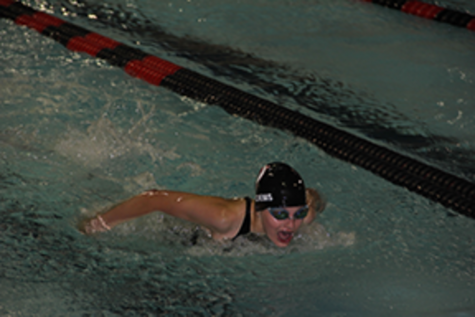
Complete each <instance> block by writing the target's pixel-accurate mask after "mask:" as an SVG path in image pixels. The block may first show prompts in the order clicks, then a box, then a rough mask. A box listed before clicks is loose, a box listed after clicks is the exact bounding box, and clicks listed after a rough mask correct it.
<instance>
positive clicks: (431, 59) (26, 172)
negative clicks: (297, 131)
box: [0, 0, 475, 316]
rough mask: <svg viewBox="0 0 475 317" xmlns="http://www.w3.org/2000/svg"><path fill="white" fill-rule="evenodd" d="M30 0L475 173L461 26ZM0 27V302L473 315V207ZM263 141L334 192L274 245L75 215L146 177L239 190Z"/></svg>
mask: <svg viewBox="0 0 475 317" xmlns="http://www.w3.org/2000/svg"><path fill="white" fill-rule="evenodd" d="M25 3H28V4H29V5H31V6H32V7H34V8H36V9H41V10H45V11H46V12H49V13H51V14H55V15H57V16H58V17H61V18H63V19H66V20H68V21H71V22H73V23H75V24H78V25H81V26H84V27H86V28H88V29H90V30H92V31H96V32H98V33H101V34H103V35H106V36H109V37H112V38H114V39H116V40H119V41H121V42H124V43H126V44H129V45H133V46H136V47H139V48H140V49H142V50H144V51H146V52H148V53H151V54H154V55H157V56H159V57H162V58H164V59H167V60H169V61H172V62H174V63H177V64H179V65H182V66H185V67H187V68H190V69H193V70H196V71H198V72H200V73H203V74H206V75H208V76H210V77H212V78H215V79H217V80H220V81H222V82H225V83H228V84H230V85H233V86H235V87H238V88H240V89H243V90H245V91H247V92H250V93H253V94H256V95H259V96H261V97H264V98H266V99H269V100H272V101H275V102H277V103H278V104H281V105H283V106H285V107H289V108H291V109H296V110H298V111H300V112H302V113H305V114H306V115H308V116H312V117H314V118H317V119H319V120H321V121H324V122H328V123H330V124H332V125H334V126H337V127H339V128H341V129H344V130H346V131H349V132H351V133H353V134H356V135H359V136H361V137H364V138H366V139H369V140H371V141H373V142H375V143H378V144H381V145H384V146H387V147H389V148H391V149H394V150H397V151H400V152H402V153H405V154H407V155H410V156H412V157H416V158H417V159H419V160H421V161H424V162H426V163H429V164H432V165H434V166H437V167H439V168H441V169H444V170H446V171H450V172H452V173H454V174H456V175H458V176H460V177H463V178H466V179H468V180H471V181H473V180H474V179H475V174H474V169H473V166H474V164H473V163H474V159H473V157H474V156H473V151H474V149H475V144H474V143H473V141H472V140H473V139H474V138H473V128H472V126H473V121H474V118H475V116H474V115H475V113H474V110H473V109H474V107H473V105H474V104H475V98H474V95H473V93H472V91H473V89H474V85H475V83H474V80H475V64H474V63H473V53H472V52H473V51H474V48H475V44H474V41H473V37H474V36H475V34H474V33H473V32H470V31H467V30H464V29H461V28H456V27H453V26H450V25H445V24H441V23H436V22H434V21H429V20H424V19H420V18H416V17H413V16H409V15H405V14H402V13H400V12H397V11H395V10H390V9H386V8H383V7H381V6H377V5H372V4H369V3H361V2H357V1H350V0H337V1H329V0H321V1H313V2H309V1H293V2H290V1H272V2H270V1H258V2H255V1H238V2H236V1H204V0H203V1H201V0H187V1H174V2H156V1H150V0H147V1H132V0H125V1H109V2H104V1H54V2H53V1H36V2H35V1H28V2H25ZM439 4H440V5H446V6H450V7H452V8H457V9H466V10H468V11H469V12H471V13H472V14H473V13H474V12H475V9H474V7H473V3H469V2H468V1H466V2H464V1H452V2H449V1H445V2H443V3H442V2H439ZM0 24H1V27H0V38H1V39H2V40H1V41H0V51H1V52H2V54H1V63H0V95H1V96H2V98H1V112H0V120H1V123H0V148H1V151H0V157H1V161H2V163H1V164H0V217H1V219H0V263H1V265H0V281H1V282H0V284H1V286H2V287H1V288H0V315H2V316H155V315H166V316H181V315H184V316H189V315H198V316H239V315H241V316H273V315H276V316H382V315H388V316H422V315H428V316H472V315H475V300H474V298H475V286H474V284H475V272H474V265H473V264H474V259H475V242H474V241H475V233H474V232H475V230H474V229H475V222H474V221H473V220H471V219H468V218H465V217H463V216H459V215H457V214H455V213H454V212H452V211H451V210H448V209H446V208H444V207H442V206H441V205H438V204H435V203H433V202H431V201H428V200H426V199H425V198H423V197H420V196H417V195H416V194H414V193H411V192H408V191H407V190H405V189H404V188H400V187H397V186H394V185H392V184H391V183H388V182H386V181H384V180H383V179H380V178H378V177H376V176H374V175H373V174H371V173H369V172H367V171H365V170H363V169H361V168H359V167H357V166H353V165H351V164H347V163H345V162H342V161H339V160H336V159H333V158H332V157H330V156H328V155H327V154H325V153H324V152H322V151H321V150H319V149H318V148H316V147H314V146H313V145H311V144H309V143H307V142H306V141H304V140H302V139H299V138H295V137H293V136H292V135H290V134H289V133H287V132H285V131H278V130H275V129H272V128H268V127H261V126H258V125H257V124H255V123H252V122H249V121H246V120H244V119H241V118H236V117H233V116H230V115H229V114H227V113H226V112H224V111H223V110H221V109H220V108H218V107H214V106H208V105H206V104H202V103H198V102H195V101H193V100H189V99H187V98H184V97H181V96H179V95H176V94H174V93H171V92H169V91H167V90H165V89H163V88H160V87H154V86H151V85H148V84H147V83H145V82H142V81H140V80H137V79H134V78H131V77H130V76H128V75H127V74H126V73H125V72H123V71H122V70H121V69H118V68H115V67H112V66H110V65H108V64H107V63H105V62H103V61H101V60H97V59H94V58H92V57H90V56H88V55H84V54H78V53H74V52H70V51H68V50H66V49H65V48H64V47H63V46H61V45H59V44H57V43H56V42H54V41H52V40H50V39H48V38H45V37H43V36H41V35H39V34H38V33H36V32H35V31H32V30H29V29H26V28H24V27H19V26H17V25H15V24H13V23H12V22H11V21H7V20H0ZM276 160H279V161H285V162H288V163H289V164H291V165H293V166H295V168H296V169H297V170H298V171H299V172H300V173H301V174H302V175H303V176H304V179H305V181H306V184H307V185H308V186H311V187H314V188H317V189H318V190H319V191H321V192H322V193H323V194H324V195H325V196H326V197H327V199H328V206H327V209H326V210H325V212H324V213H323V214H322V215H321V216H320V218H319V219H318V223H314V224H312V225H311V226H309V227H307V228H304V229H303V230H302V232H301V233H300V234H299V235H298V236H297V237H296V238H295V239H294V241H293V242H292V244H291V245H290V246H289V247H288V248H286V249H278V248H276V247H274V246H272V245H271V243H270V242H269V241H268V240H267V239H266V238H263V237H260V236H254V235H250V236H248V237H242V238H239V239H238V240H237V241H236V242H234V243H218V242H213V241H211V240H209V238H208V237H207V236H206V235H205V234H204V233H203V232H202V231H201V230H200V228H197V227H196V226H194V225H192V224H187V223H183V222H181V221H179V220H176V219H172V218H170V217H166V216H163V215H161V214H158V213H157V214H153V215H150V216H147V217H144V218H142V219H137V220H135V221H132V222H129V223H126V224H123V225H121V226H118V227H117V228H115V229H114V230H112V231H111V232H108V233H105V234H101V235H97V236H93V237H87V236H83V235H82V234H81V233H79V232H78V230H77V225H78V223H80V222H81V221H82V219H84V218H86V217H88V216H91V215H94V214H95V213H97V212H100V211H102V210H105V209H107V208H109V207H110V206H112V205H114V204H115V203H117V202H119V201H121V200H123V199H126V198H128V197H130V196H132V195H134V194H137V193H140V192H141V191H143V190H146V189H150V188H168V189H177V190H182V191H192V192H197V193H200V194H211V195H220V196H225V197H233V196H245V195H252V192H253V180H254V178H255V177H256V174H257V172H258V170H259V168H260V167H261V166H262V165H263V164H265V163H267V162H270V161H276Z"/></svg>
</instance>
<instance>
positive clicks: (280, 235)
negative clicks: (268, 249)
mask: <svg viewBox="0 0 475 317" xmlns="http://www.w3.org/2000/svg"><path fill="white" fill-rule="evenodd" d="M302 207H303V206H297V207H287V208H285V209H286V210H287V211H288V212H289V216H290V217H289V218H287V219H283V220H278V219H276V218H275V217H274V216H272V214H271V213H270V212H269V209H266V210H263V211H262V225H263V228H264V232H265V233H266V235H267V236H268V237H269V239H270V240H271V241H272V242H274V244H275V245H276V246H278V247H280V248H283V247H286V246H288V245H289V243H290V242H291V241H292V239H293V237H294V234H295V232H297V230H298V229H299V228H300V226H301V225H302V222H303V219H295V217H294V216H295V214H296V213H297V212H299V211H300V210H301V209H302Z"/></svg>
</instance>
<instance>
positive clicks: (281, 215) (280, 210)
mask: <svg viewBox="0 0 475 317" xmlns="http://www.w3.org/2000/svg"><path fill="white" fill-rule="evenodd" d="M268 209H269V212H270V214H271V215H272V216H273V217H274V218H275V219H277V220H285V219H288V218H289V219H290V220H293V219H303V218H305V217H306V216H307V214H308V206H303V207H302V208H300V209H299V210H297V211H296V212H295V213H294V216H293V217H290V213H289V212H288V211H287V209H285V208H284V207H269V208H268Z"/></svg>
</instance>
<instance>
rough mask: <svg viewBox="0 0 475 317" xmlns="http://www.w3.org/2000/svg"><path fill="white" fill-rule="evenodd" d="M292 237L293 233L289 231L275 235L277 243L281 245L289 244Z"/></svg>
mask: <svg viewBox="0 0 475 317" xmlns="http://www.w3.org/2000/svg"><path fill="white" fill-rule="evenodd" d="M293 237H294V233H293V232H291V231H279V232H278V233H277V238H278V239H279V242H281V243H286V244H287V243H289V242H290V241H291V240H292V238H293Z"/></svg>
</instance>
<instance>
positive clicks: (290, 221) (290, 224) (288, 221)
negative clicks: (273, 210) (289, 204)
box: [285, 218, 297, 231]
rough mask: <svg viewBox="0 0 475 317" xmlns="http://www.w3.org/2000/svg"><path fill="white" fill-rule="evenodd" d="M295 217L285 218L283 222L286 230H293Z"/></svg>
mask: <svg viewBox="0 0 475 317" xmlns="http://www.w3.org/2000/svg"><path fill="white" fill-rule="evenodd" d="M296 227H297V226H296V219H295V218H294V219H289V218H288V219H286V224H285V228H287V229H288V230H290V231H295V228H296Z"/></svg>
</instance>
